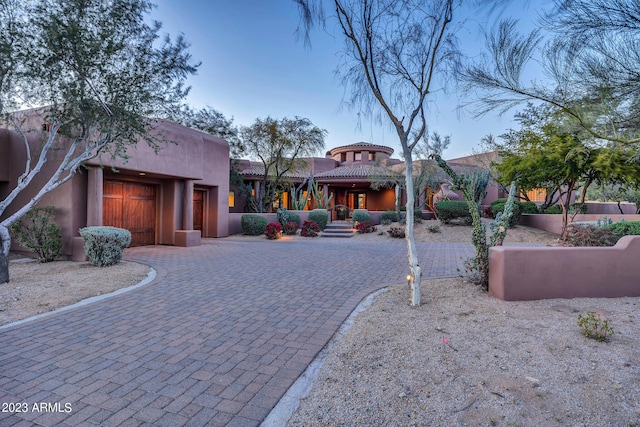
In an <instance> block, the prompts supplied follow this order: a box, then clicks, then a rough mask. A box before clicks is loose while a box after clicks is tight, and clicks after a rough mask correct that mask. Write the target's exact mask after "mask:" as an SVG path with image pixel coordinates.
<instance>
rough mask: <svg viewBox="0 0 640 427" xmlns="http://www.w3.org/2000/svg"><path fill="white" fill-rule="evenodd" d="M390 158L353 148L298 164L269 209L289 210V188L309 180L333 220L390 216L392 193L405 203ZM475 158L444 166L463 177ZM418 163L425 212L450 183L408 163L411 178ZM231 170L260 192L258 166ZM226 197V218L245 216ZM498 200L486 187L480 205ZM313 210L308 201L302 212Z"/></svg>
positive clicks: (377, 150)
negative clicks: (425, 178)
mask: <svg viewBox="0 0 640 427" xmlns="http://www.w3.org/2000/svg"><path fill="white" fill-rule="evenodd" d="M392 154H393V149H392V148H390V147H385V146H382V145H376V144H369V143H366V142H358V143H355V144H351V145H345V146H341V147H336V148H333V149H331V150H329V151H327V153H326V156H325V157H324V158H319V157H313V158H305V159H302V160H303V162H304V164H305V165H306V166H305V167H304V168H298V169H297V170H293V171H290V172H288V173H286V174H285V176H284V177H285V178H286V181H287V183H288V184H289V185H288V186H285V187H284V188H282V189H281V190H282V192H281V193H280V194H281V199H280V200H278V201H277V202H276V203H274V210H275V209H276V208H278V207H280V206H282V207H285V208H287V209H292V202H291V199H292V197H293V196H292V194H290V193H291V191H290V190H289V188H291V186H299V185H300V184H302V183H303V182H305V180H309V179H312V180H313V181H314V182H315V183H317V185H318V186H319V187H320V188H321V189H322V190H323V191H322V192H323V194H324V195H325V197H328V196H329V195H333V198H332V199H331V203H330V205H329V211H330V212H331V218H332V219H333V220H336V219H347V218H349V217H350V216H351V214H352V213H353V211H354V210H356V209H365V210H367V211H370V212H376V211H388V210H395V209H396V203H397V201H398V197H397V196H398V193H399V192H400V194H399V195H400V200H399V201H400V204H401V206H402V205H404V203H405V200H406V198H405V196H404V194H403V193H402V191H401V189H400V188H399V186H398V185H395V184H394V183H396V182H398V181H403V180H404V162H403V161H401V160H399V159H393V158H392V157H391V156H392ZM476 157H477V156H469V157H463V158H460V159H454V160H451V161H449V162H448V163H449V165H450V166H451V167H452V168H453V169H454V170H455V171H457V172H468V171H469V170H470V169H473V168H474V167H477V166H478V165H477V164H474V161H475V160H477V159H476ZM423 162H426V163H427V164H426V167H429V168H430V170H431V172H430V175H431V176H430V178H431V179H430V183H425V182H423V183H422V184H421V188H417V189H416V191H417V192H418V197H420V200H421V202H422V204H423V205H424V209H423V210H426V211H428V210H429V207H430V206H431V205H432V202H433V197H434V196H435V197H436V198H437V197H438V192H439V191H441V184H444V186H443V187H444V188H443V189H446V188H448V185H447V183H448V181H449V179H450V178H449V177H448V176H447V175H446V174H445V173H444V172H443V171H442V170H441V169H440V168H439V167H437V165H435V162H434V161H432V160H418V161H414V174H416V173H417V171H418V170H419V169H420V168H421V167H424V166H425V165H424V164H423ZM237 167H238V169H239V174H240V176H241V177H242V178H243V179H244V183H245V184H248V185H250V188H252V190H253V191H254V192H255V191H256V189H257V188H260V186H261V185H262V179H263V176H264V169H263V166H262V164H261V163H256V162H250V161H248V160H241V161H239V162H238V164H237ZM374 181H377V182H382V183H384V182H385V181H387V185H378V186H372V183H373V182H374ZM303 187H304V186H303ZM305 188H306V187H305ZM232 190H233V189H232ZM445 191H446V190H445ZM447 193H448V192H447ZM499 193H500V194H499ZM231 196H232V198H233V199H234V201H235V203H234V204H233V206H232V207H230V211H231V212H243V211H246V210H247V209H246V204H245V201H246V199H245V198H243V197H236V195H235V194H234V193H233V192H232V193H231ZM448 196H449V197H451V198H453V199H456V198H458V199H461V195H460V194H458V193H454V192H451V193H448ZM498 197H502V193H501V192H499V191H498V188H497V186H496V185H494V184H492V185H491V187H490V188H489V191H488V194H487V198H486V200H485V202H486V203H487V204H489V203H490V201H491V200H495V199H496V198H498ZM315 207H316V206H315V205H314V202H313V200H311V198H310V200H309V202H308V203H307V206H306V207H305V209H313V208H315Z"/></svg>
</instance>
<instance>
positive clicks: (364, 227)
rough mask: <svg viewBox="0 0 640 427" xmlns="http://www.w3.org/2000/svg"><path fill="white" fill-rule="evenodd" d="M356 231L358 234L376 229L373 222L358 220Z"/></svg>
mask: <svg viewBox="0 0 640 427" xmlns="http://www.w3.org/2000/svg"><path fill="white" fill-rule="evenodd" d="M356 231H357V232H358V233H360V234H364V233H373V232H374V231H376V226H375V225H374V224H373V223H371V222H368V221H365V222H359V223H358V224H357V225H356Z"/></svg>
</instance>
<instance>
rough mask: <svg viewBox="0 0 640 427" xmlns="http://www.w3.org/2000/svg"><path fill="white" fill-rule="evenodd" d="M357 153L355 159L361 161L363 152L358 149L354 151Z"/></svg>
mask: <svg viewBox="0 0 640 427" xmlns="http://www.w3.org/2000/svg"><path fill="white" fill-rule="evenodd" d="M354 155H355V161H356V162H359V161H361V160H362V153H361V152H360V151H358V152H357V153H354Z"/></svg>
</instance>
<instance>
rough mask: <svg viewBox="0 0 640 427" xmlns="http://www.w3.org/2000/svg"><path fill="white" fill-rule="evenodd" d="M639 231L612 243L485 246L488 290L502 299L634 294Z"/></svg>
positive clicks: (638, 291) (639, 287)
mask: <svg viewBox="0 0 640 427" xmlns="http://www.w3.org/2000/svg"><path fill="white" fill-rule="evenodd" d="M639 257H640V236H625V237H623V238H621V239H620V240H619V241H618V243H617V244H616V245H615V246H613V247H588V248H585V247H580V248H573V247H518V246H497V247H492V248H490V249H489V295H491V296H494V297H496V298H499V299H502V300H505V301H529V300H537V299H550V298H616V297H625V296H629V297H631V296H640V282H638V277H640V263H638V262H637V260H638V258H639Z"/></svg>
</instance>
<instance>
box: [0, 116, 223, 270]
mask: <svg viewBox="0 0 640 427" xmlns="http://www.w3.org/2000/svg"><path fill="white" fill-rule="evenodd" d="M31 120H36V119H35V116H34V117H32V118H31ZM39 120H41V119H39ZM29 128H31V129H38V130H37V131H32V132H30V133H28V143H29V146H30V149H31V152H32V158H35V159H37V156H36V153H37V152H38V147H39V145H40V143H41V141H42V138H44V137H46V133H47V132H46V124H44V123H41V122H40V123H35V122H34V123H31V124H30V126H29ZM40 129H42V130H40ZM152 132H153V133H155V134H156V135H161V138H162V139H163V140H164V141H166V142H165V143H162V144H161V149H160V150H159V152H158V153H157V154H156V153H155V152H154V150H153V149H152V148H151V147H149V146H148V144H147V143H146V142H145V141H139V142H138V144H137V145H136V147H135V148H134V147H130V149H129V150H128V152H127V154H128V156H129V158H128V160H127V161H123V160H122V159H115V160H114V159H111V156H110V155H102V156H101V157H98V158H95V159H93V160H90V161H88V162H87V163H86V164H85V165H84V167H83V168H81V169H80V170H79V171H78V172H77V173H76V174H75V176H74V177H73V178H72V179H71V180H69V181H68V182H66V183H64V184H63V185H61V186H60V187H58V188H57V189H55V190H53V191H51V192H50V193H48V194H47V195H45V196H44V198H43V199H42V200H41V201H40V202H39V205H40V206H48V205H53V206H55V208H56V210H55V212H56V216H55V222H56V223H57V224H58V225H60V226H61V228H62V234H63V253H64V254H66V255H71V256H72V257H73V258H75V259H80V258H83V256H84V251H83V242H82V238H81V237H80V236H79V233H78V229H79V228H82V227H85V226H92V225H110V226H115V227H121V228H126V229H128V230H129V231H131V234H132V243H131V245H132V246H140V245H155V244H167V245H177V246H192V245H197V244H199V243H200V238H201V237H225V236H227V235H228V234H229V233H228V215H229V208H228V197H229V145H228V143H227V142H226V141H225V140H223V139H221V138H217V137H213V136H211V135H209V134H206V133H203V132H199V131H196V130H193V129H190V128H187V127H184V126H181V125H179V124H176V123H172V122H168V121H162V120H160V121H156V122H155V125H154V127H153V130H152ZM61 155H62V154H60V152H55V151H54V152H53V153H51V156H50V157H51V158H50V159H49V160H48V162H47V163H46V164H45V166H44V168H43V169H42V171H41V173H40V174H41V175H40V176H39V177H38V178H37V179H36V182H34V184H35V185H34V186H32V187H27V188H26V190H24V191H23V192H22V193H21V194H20V195H19V196H18V198H16V199H15V200H14V201H13V203H12V204H11V205H9V207H8V208H7V210H6V211H5V212H4V214H3V216H2V217H1V218H0V220H1V219H3V218H6V217H8V216H9V215H11V214H12V213H14V212H15V211H16V210H17V209H18V208H19V207H20V206H24V205H25V204H26V203H27V202H28V201H29V200H31V198H32V197H33V195H34V194H35V192H36V191H37V190H38V189H39V188H40V186H42V184H43V183H44V182H45V177H46V178H47V179H48V177H49V176H51V174H52V173H53V170H54V168H55V167H56V166H57V164H59V163H57V161H56V160H58V161H59V159H60V158H59V157H57V156H61ZM25 162H26V154H25V145H24V142H23V139H22V137H21V136H20V135H19V134H17V133H15V132H13V131H9V130H7V129H0V200H3V199H5V198H6V197H7V195H8V194H9V193H10V191H11V190H12V189H13V188H15V187H16V185H17V182H18V178H19V177H20V175H21V174H22V173H23V172H24V165H25ZM12 248H13V249H21V248H19V247H18V246H17V244H16V243H15V242H14V244H13V246H12Z"/></svg>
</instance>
